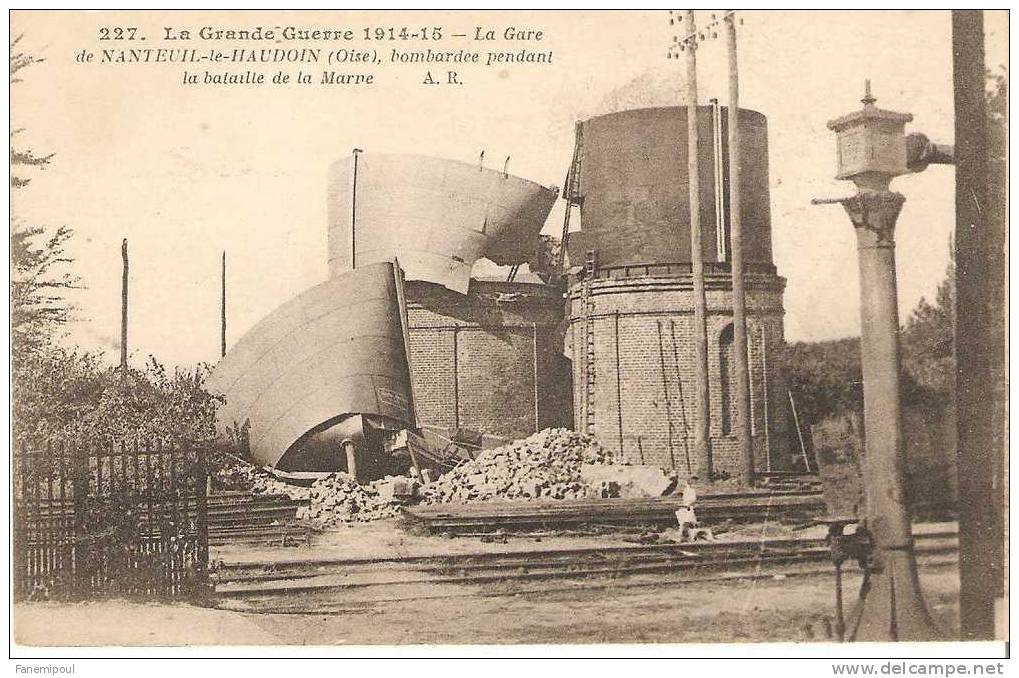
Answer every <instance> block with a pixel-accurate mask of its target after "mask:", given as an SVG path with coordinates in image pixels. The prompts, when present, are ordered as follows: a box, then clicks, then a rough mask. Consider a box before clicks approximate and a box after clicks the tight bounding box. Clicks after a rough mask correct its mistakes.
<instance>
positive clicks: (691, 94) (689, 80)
mask: <svg viewBox="0 0 1019 678" xmlns="http://www.w3.org/2000/svg"><path fill="white" fill-rule="evenodd" d="M682 19H683V20H684V21H686V37H685V38H684V40H683V41H682V42H681V43H680V49H681V50H683V51H685V52H686V141H687V177H688V180H689V189H690V193H689V195H690V198H689V200H690V269H691V271H690V272H691V275H692V277H693V304H694V374H695V378H696V408H697V409H696V416H695V418H694V439H693V447H694V455H695V457H696V459H697V473H698V475H699V476H700V477H702V478H703V479H704V480H705V481H706V482H707V481H710V480H711V475H712V466H713V464H712V459H711V428H710V420H711V416H710V415H711V400H710V396H709V392H708V326H707V315H708V313H707V306H708V304H707V298H706V296H705V292H704V244H703V236H702V233H701V188H700V162H699V160H700V149H699V148H698V146H699V138H698V130H697V38H698V35H697V23H696V19H695V17H694V12H693V10H692V9H688V10H686V12H685V15H684V16H683V17H682Z"/></svg>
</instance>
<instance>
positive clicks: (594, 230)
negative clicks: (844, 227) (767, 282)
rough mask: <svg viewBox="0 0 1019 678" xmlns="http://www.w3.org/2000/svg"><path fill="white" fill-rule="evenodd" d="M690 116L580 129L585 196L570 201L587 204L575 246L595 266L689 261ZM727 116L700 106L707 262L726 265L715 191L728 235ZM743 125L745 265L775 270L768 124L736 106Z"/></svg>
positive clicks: (625, 116)
mask: <svg viewBox="0 0 1019 678" xmlns="http://www.w3.org/2000/svg"><path fill="white" fill-rule="evenodd" d="M687 110H688V109H687V108H686V107H667V108H644V109H636V110H630V111H622V112H619V113H610V114H608V115H602V116H598V117H596V118H591V119H590V120H586V121H584V122H583V123H581V125H580V129H579V132H578V146H579V148H578V151H579V154H578V158H579V161H580V163H579V168H580V174H579V189H578V194H579V195H577V196H574V197H576V198H580V199H581V208H580V211H581V233H582V237H581V238H578V241H581V242H582V243H583V249H585V250H595V251H596V252H597V260H598V266H599V267H616V266H629V265H643V264H666V263H668V264H677V263H683V262H689V261H690V227H689V224H690V200H689V179H688V175H687V142H686V129H687V124H686V119H687ZM727 117H728V113H727V110H726V108H725V107H724V106H723V107H717V108H716V107H713V106H699V107H698V108H697V125H698V131H699V142H700V148H701V149H702V150H701V154H700V159H701V161H700V166H699V168H700V187H701V196H700V205H701V228H702V229H703V237H704V260H705V261H706V262H717V261H726V260H727V257H726V256H725V254H724V252H723V251H721V250H720V245H719V243H720V242H722V243H724V242H725V240H726V239H725V238H722V239H720V238H719V228H718V227H717V226H716V214H717V213H718V210H716V207H715V205H716V200H715V198H716V191H718V190H719V189H721V196H720V197H721V199H722V206H723V208H722V210H721V213H722V217H723V218H722V229H724V230H723V232H724V233H725V234H728V176H729V166H728V124H727V122H726V121H727ZM739 121H740V134H741V137H740V143H741V148H740V157H741V165H742V166H741V168H740V170H741V171H740V184H741V191H742V192H741V208H742V209H741V211H742V216H743V221H742V226H743V252H744V258H745V261H746V262H747V263H748V264H758V265H759V266H757V267H756V268H761V266H760V265H765V267H770V266H771V264H772V258H771V214H770V207H769V205H770V197H769V193H768V127H767V119H766V118H765V116H764V115H762V114H760V113H758V112H756V111H751V110H746V109H740V112H739ZM716 132H717V134H718V135H720V138H719V137H718V136H716ZM716 139H717V140H718V141H717V142H716ZM719 151H720V152H719ZM716 158H717V160H718V162H719V163H720V170H721V171H720V172H719V173H718V174H720V176H721V182H720V183H719V182H718V181H717V180H716V170H715V160H716ZM772 270H773V269H772Z"/></svg>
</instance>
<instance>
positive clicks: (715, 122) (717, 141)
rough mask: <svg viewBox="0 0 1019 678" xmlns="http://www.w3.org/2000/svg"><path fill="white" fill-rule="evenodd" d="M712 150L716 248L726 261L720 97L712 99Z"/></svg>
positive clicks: (720, 258)
mask: <svg viewBox="0 0 1019 678" xmlns="http://www.w3.org/2000/svg"><path fill="white" fill-rule="evenodd" d="M711 142H712V144H711V146H712V148H711V150H712V154H711V155H712V159H713V161H714V162H713V163H712V164H713V169H714V179H715V248H716V250H717V251H716V253H715V254H716V255H717V258H718V261H725V260H726V259H727V258H728V254H727V253H726V251H725V248H726V242H725V240H726V239H725V198H724V197H723V196H724V195H725V188H724V184H725V180H724V175H723V172H722V109H721V107H720V106H719V105H718V99H712V100H711Z"/></svg>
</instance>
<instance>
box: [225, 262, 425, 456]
mask: <svg viewBox="0 0 1019 678" xmlns="http://www.w3.org/2000/svg"><path fill="white" fill-rule="evenodd" d="M399 274H400V272H399V269H398V267H397V266H396V265H395V264H393V263H391V262H386V263H376V264H370V265H366V266H365V267H363V268H358V269H356V270H354V271H348V272H346V273H344V274H342V275H339V276H337V277H334V278H332V279H330V280H328V281H327V282H324V283H322V284H321V285H317V286H315V287H313V288H311V289H309V290H307V291H306V292H303V293H302V294H300V295H299V296H297V297H295V298H294V299H292V300H290V301H288V302H287V303H285V304H283V305H282V306H280V307H279V308H277V309H276V310H275V311H273V312H272V313H270V314H269V315H268V316H266V317H265V318H264V319H263V320H262V321H261V322H259V323H258V324H257V325H255V327H253V328H252V329H251V330H250V331H248V332H247V333H246V334H245V335H244V336H243V337H242V338H241V340H240V341H238V342H237V345H236V346H234V347H233V348H232V349H231V350H230V351H228V352H227V354H226V355H225V356H224V357H223V359H222V360H221V361H220V362H219V364H218V365H217V366H216V369H215V370H214V371H213V373H212V375H211V376H210V378H209V382H208V388H209V390H210V391H213V392H217V393H222V394H223V395H224V396H225V397H226V401H227V402H226V404H225V405H224V406H223V407H222V408H221V409H220V411H219V413H218V415H217V426H218V428H219V429H220V432H221V433H225V432H226V429H227V427H234V426H238V425H241V424H243V423H244V422H248V423H249V424H250V429H249V431H248V441H249V446H250V451H251V454H252V455H253V456H254V458H255V459H256V460H257V461H259V462H260V463H262V464H265V465H268V466H275V465H276V463H277V462H278V461H279V460H280V458H281V457H282V456H283V454H284V453H285V452H286V451H287V450H288V449H289V448H290V447H291V446H292V445H293V444H294V443H295V442H297V441H298V440H300V439H301V437H302V436H304V435H305V434H306V433H308V432H309V431H311V430H312V429H315V428H316V427H320V426H321V425H322V424H323V423H325V422H328V421H331V420H336V419H338V418H340V417H342V416H344V415H354V414H371V415H378V416H384V417H388V418H390V419H392V420H395V421H398V422H403V423H406V424H407V425H408V426H413V425H414V410H413V399H412V395H411V387H410V370H409V366H408V362H407V355H406V348H405V337H404V326H405V325H406V319H405V318H403V317H402V316H403V314H404V313H405V309H403V308H402V304H401V303H400V298H399V288H398V286H399V285H400V284H401V283H400V282H399V281H398V276H399Z"/></svg>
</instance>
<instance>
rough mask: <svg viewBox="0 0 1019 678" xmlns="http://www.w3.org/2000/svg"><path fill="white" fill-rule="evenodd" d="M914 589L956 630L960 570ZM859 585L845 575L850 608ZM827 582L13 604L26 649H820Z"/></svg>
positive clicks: (937, 572)
mask: <svg viewBox="0 0 1019 678" xmlns="http://www.w3.org/2000/svg"><path fill="white" fill-rule="evenodd" d="M921 581H922V584H923V587H924V592H925V594H926V596H927V601H928V605H929V607H930V609H931V611H932V614H933V616H934V618H935V619H936V621H937V622H938V623H939V624H940V626H941V628H943V629H945V631H946V632H947V633H948V634H950V635H954V634H955V633H957V628H958V622H957V616H958V600H957V598H958V589H959V582H958V575H957V573H956V570H955V568H952V567H940V568H930V569H925V570H924V571H922V572H921ZM858 586H859V578H858V577H856V576H855V575H854V576H849V577H847V578H846V591H847V599H848V600H852V598H853V595H854V594H853V592H854V591H856V590H857V588H858ZM832 600H833V588H832V579H831V577H829V576H808V577H791V578H787V579H781V580H763V581H756V582H754V581H746V580H740V581H733V582H726V583H724V584H723V583H718V582H704V583H697V584H684V585H673V586H662V585H655V584H653V583H648V584H647V585H646V586H639V587H633V588H605V589H595V590H580V591H560V592H554V593H527V594H520V595H509V596H498V597H488V598H486V597H470V598H455V597H454V598H445V599H434V600H424V601H401V602H392V603H378V604H374V605H370V606H365V607H363V608H360V609H351V610H347V611H344V612H341V613H339V614H327V615H323V614H299V615H282V614H248V613H239V612H231V611H226V610H209V609H203V608H198V607H189V606H186V605H142V604H136V603H127V602H118V601H112V602H104V603H90V604H76V605H61V604H55V603H27V604H19V605H16V606H15V612H14V623H15V638H16V640H17V642H18V643H20V644H26V645H49V644H54V643H59V644H61V645H220V644H223V645H239V644H244V645H341V644H342V645H367V644H383V645H400V644H464V643H467V644H502V643H666V642H668V643H682V642H737V643H743V642H766V641H776V642H777V641H793V642H804V641H819V640H825V637H824V635H825V633H824V626H825V624H824V622H823V621H822V617H824V616H826V615H827V616H830V615H831V609H832Z"/></svg>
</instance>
